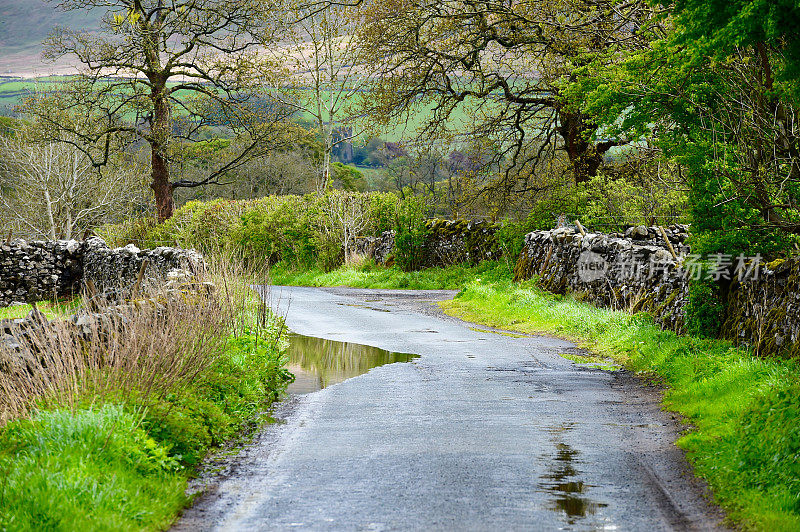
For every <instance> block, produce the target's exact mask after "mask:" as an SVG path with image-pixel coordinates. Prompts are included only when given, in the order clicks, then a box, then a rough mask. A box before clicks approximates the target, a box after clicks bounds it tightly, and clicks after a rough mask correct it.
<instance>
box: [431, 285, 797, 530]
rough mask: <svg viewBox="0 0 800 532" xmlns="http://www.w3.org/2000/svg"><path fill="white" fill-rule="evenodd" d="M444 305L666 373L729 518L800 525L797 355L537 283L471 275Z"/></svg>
mask: <svg viewBox="0 0 800 532" xmlns="http://www.w3.org/2000/svg"><path fill="white" fill-rule="evenodd" d="M442 307H443V308H444V309H445V311H446V312H447V313H449V314H451V315H454V316H457V317H459V318H462V319H465V320H468V321H472V322H476V323H482V324H485V325H489V326H493V327H502V328H506V329H512V330H516V331H520V332H526V333H549V334H557V335H559V336H563V337H567V338H570V339H572V340H574V341H576V342H577V343H579V344H581V345H583V346H584V347H587V348H589V349H590V350H592V351H594V352H595V353H598V354H601V355H604V356H610V357H612V358H614V359H615V360H617V361H618V362H620V363H622V364H624V365H625V366H626V367H627V368H629V369H631V370H633V371H637V372H642V373H645V374H647V375H650V376H653V377H655V378H658V379H660V380H661V381H663V383H664V384H666V385H667V387H668V388H667V391H666V393H665V397H664V404H665V406H666V407H667V408H668V409H670V410H673V411H675V412H678V413H680V414H682V415H683V416H684V417H685V420H686V422H687V426H686V433H685V435H684V436H683V437H682V438H681V439H680V440H679V441H678V445H679V446H680V447H681V448H683V449H685V450H686V451H687V456H688V458H689V460H690V461H691V463H692V464H693V466H694V468H695V473H696V474H697V475H698V476H700V477H702V478H704V479H705V480H706V481H707V482H708V483H709V485H710V487H711V488H712V490H713V492H714V496H715V498H716V500H717V501H718V502H719V504H720V505H721V506H722V507H723V508H725V509H726V510H727V512H728V516H729V519H730V520H731V521H732V522H734V523H736V524H737V525H738V526H740V527H742V528H744V529H750V530H800V367H798V364H797V363H796V362H794V361H789V360H778V359H759V358H755V357H753V356H752V355H751V354H750V353H749V352H748V351H747V350H745V349H741V348H736V347H734V346H732V345H731V344H730V343H728V342H723V341H717V340H700V339H696V338H692V337H687V336H678V335H676V334H674V333H672V332H668V331H663V330H661V329H660V328H659V327H658V326H656V325H655V324H653V321H652V318H650V317H649V316H647V315H641V314H639V315H630V314H627V313H624V312H618V311H611V310H606V309H598V308H596V307H593V306H590V305H587V304H585V303H581V302H578V301H576V300H574V299H572V298H570V297H559V296H553V295H552V294H547V293H544V292H542V291H539V290H538V289H536V288H535V287H534V286H533V285H532V284H530V283H526V284H523V285H516V284H513V283H510V282H508V281H506V282H500V283H494V284H485V283H479V282H473V283H469V284H468V285H467V286H466V287H465V288H464V289H463V290H462V291H461V292H460V293H459V295H458V296H457V297H456V298H455V299H454V300H453V301H448V302H444V303H443V304H442Z"/></svg>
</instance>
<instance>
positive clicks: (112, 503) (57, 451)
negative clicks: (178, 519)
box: [0, 404, 186, 530]
mask: <svg viewBox="0 0 800 532" xmlns="http://www.w3.org/2000/svg"><path fill="white" fill-rule="evenodd" d="M0 448H2V449H3V451H2V454H0V472H2V474H3V480H2V485H0V528H2V529H3V530H143V529H151V530H153V529H164V528H167V527H168V526H169V524H170V522H171V521H172V516H173V515H174V514H175V513H176V512H177V511H178V510H179V509H180V508H182V507H183V505H184V504H185V502H186V496H185V495H184V489H185V485H186V480H185V474H184V473H182V472H181V465H180V463H179V462H178V461H177V460H175V459H174V458H172V457H170V456H169V453H168V447H166V446H164V445H163V444H159V443H158V442H156V441H155V440H153V439H152V438H151V437H150V436H148V434H147V433H146V432H145V431H144V430H143V429H142V428H141V416H136V415H134V414H132V413H129V412H126V411H125V409H124V408H123V407H121V406H119V405H111V404H107V405H103V406H101V407H99V408H90V409H82V410H78V411H76V412H70V411H68V410H56V411H51V412H40V413H38V414H36V415H35V416H34V417H33V418H32V419H29V420H24V421H19V422H16V423H14V424H12V425H10V426H9V427H8V428H7V429H6V430H5V431H4V432H3V434H2V436H0Z"/></svg>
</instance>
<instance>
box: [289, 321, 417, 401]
mask: <svg viewBox="0 0 800 532" xmlns="http://www.w3.org/2000/svg"><path fill="white" fill-rule="evenodd" d="M288 355H289V364H288V365H287V366H286V367H287V368H288V369H289V371H291V372H292V373H293V374H294V376H295V381H294V382H293V383H292V384H291V385H289V390H288V392H289V393H290V394H304V393H311V392H316V391H317V390H321V389H323V388H326V387H328V386H330V385H332V384H337V383H339V382H344V381H346V380H347V379H350V378H352V377H357V376H358V375H362V374H364V373H366V372H368V371H369V370H371V369H372V368H376V367H378V366H383V365H384V364H393V363H395V362H408V361H410V360H412V359H414V358H419V356H418V355H411V354H408V353H393V352H391V351H386V350H385V349H380V348H378V347H372V346H369V345H363V344H356V343H352V342H338V341H336V340H325V339H323V338H316V337H313V336H305V335H302V334H297V333H290V334H289V350H288Z"/></svg>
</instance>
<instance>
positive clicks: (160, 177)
mask: <svg viewBox="0 0 800 532" xmlns="http://www.w3.org/2000/svg"><path fill="white" fill-rule="evenodd" d="M150 150H151V156H150V160H151V165H152V174H151V175H152V182H151V183H150V188H152V189H153V194H155V198H156V211H157V212H158V222H159V223H161V222H163V221H165V220H167V219H169V218H170V217H171V216H172V213H173V212H174V211H175V200H174V199H172V190H173V186H172V184H171V183H170V182H169V166H167V161H166V160H165V159H164V156H163V155H161V150H160V148H159V147H158V146H157V144H156V143H152V142H151V143H150Z"/></svg>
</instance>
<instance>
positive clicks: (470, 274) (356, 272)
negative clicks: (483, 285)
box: [270, 261, 511, 290]
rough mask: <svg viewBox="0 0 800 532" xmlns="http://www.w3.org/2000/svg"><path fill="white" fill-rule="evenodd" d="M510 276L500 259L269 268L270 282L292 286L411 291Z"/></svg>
mask: <svg viewBox="0 0 800 532" xmlns="http://www.w3.org/2000/svg"><path fill="white" fill-rule="evenodd" d="M510 277H511V268H510V266H509V265H508V264H507V263H506V262H503V261H499V262H492V261H485V262H482V263H480V264H478V265H477V266H470V265H457V266H450V267H448V268H426V269H424V270H420V271H415V272H404V271H402V270H401V269H400V268H398V267H396V266H392V267H391V268H384V267H382V266H376V265H375V264H374V263H371V262H366V263H364V264H362V265H358V266H343V267H341V268H339V269H338V270H333V271H331V272H323V271H322V270H320V269H319V268H312V269H308V270H295V269H291V268H288V267H286V266H284V265H280V264H279V265H277V266H275V267H273V269H272V271H271V272H270V279H271V281H272V283H273V284H278V285H294V286H352V287H354V288H400V289H414V290H460V289H461V288H462V287H463V286H464V285H466V284H467V283H468V282H471V281H473V280H475V279H480V280H483V281H487V282H488V281H497V280H500V279H509V278H510Z"/></svg>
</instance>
